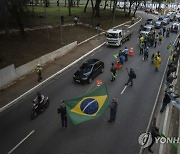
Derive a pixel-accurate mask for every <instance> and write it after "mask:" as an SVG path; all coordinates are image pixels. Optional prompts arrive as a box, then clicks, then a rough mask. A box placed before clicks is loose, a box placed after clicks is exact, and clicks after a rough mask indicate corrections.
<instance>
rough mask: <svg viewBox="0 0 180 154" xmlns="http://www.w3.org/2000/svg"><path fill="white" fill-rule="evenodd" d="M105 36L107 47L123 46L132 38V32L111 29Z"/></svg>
mask: <svg viewBox="0 0 180 154" xmlns="http://www.w3.org/2000/svg"><path fill="white" fill-rule="evenodd" d="M105 35H106V44H107V45H110V46H121V45H122V44H123V43H124V42H125V41H127V40H129V39H130V38H131V35H132V31H131V30H122V29H109V30H108V31H107V32H106V34H105Z"/></svg>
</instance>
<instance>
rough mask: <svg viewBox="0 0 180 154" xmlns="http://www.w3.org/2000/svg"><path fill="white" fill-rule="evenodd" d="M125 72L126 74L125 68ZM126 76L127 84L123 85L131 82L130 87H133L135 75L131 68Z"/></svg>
mask: <svg viewBox="0 0 180 154" xmlns="http://www.w3.org/2000/svg"><path fill="white" fill-rule="evenodd" d="M126 70H127V72H128V69H127V68H126ZM128 76H129V79H128V81H127V83H126V84H125V85H126V86H127V85H128V84H129V82H131V85H130V86H133V79H135V78H136V74H135V72H134V70H133V69H132V68H131V69H130V72H128Z"/></svg>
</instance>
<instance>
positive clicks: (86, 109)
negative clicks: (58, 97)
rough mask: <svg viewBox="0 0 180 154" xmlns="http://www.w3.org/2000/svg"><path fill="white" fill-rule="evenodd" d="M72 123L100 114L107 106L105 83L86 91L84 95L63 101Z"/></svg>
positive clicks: (93, 117)
mask: <svg viewBox="0 0 180 154" xmlns="http://www.w3.org/2000/svg"><path fill="white" fill-rule="evenodd" d="M64 103H65V105H66V109H67V112H68V115H69V117H70V119H71V121H72V123H73V125H76V124H79V123H82V122H84V121H87V120H91V119H95V118H97V117H99V116H100V115H102V114H103V113H104V112H105V111H106V110H107V109H108V107H109V98H108V94H107V88H106V85H105V84H103V85H101V86H100V87H97V88H96V89H94V90H92V91H90V92H88V93H86V94H85V95H84V96H82V97H79V98H74V99H72V100H66V101H64Z"/></svg>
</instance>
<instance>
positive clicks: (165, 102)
mask: <svg viewBox="0 0 180 154" xmlns="http://www.w3.org/2000/svg"><path fill="white" fill-rule="evenodd" d="M170 102H171V98H170V97H169V95H168V93H167V92H165V95H164V98H163V104H162V107H161V110H160V113H163V111H164V109H165V108H166V106H167V105H168V104H169V103H170Z"/></svg>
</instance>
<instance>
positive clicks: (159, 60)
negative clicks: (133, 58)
mask: <svg viewBox="0 0 180 154" xmlns="http://www.w3.org/2000/svg"><path fill="white" fill-rule="evenodd" d="M160 64H161V57H160V56H156V61H155V71H156V72H159V67H160Z"/></svg>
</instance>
